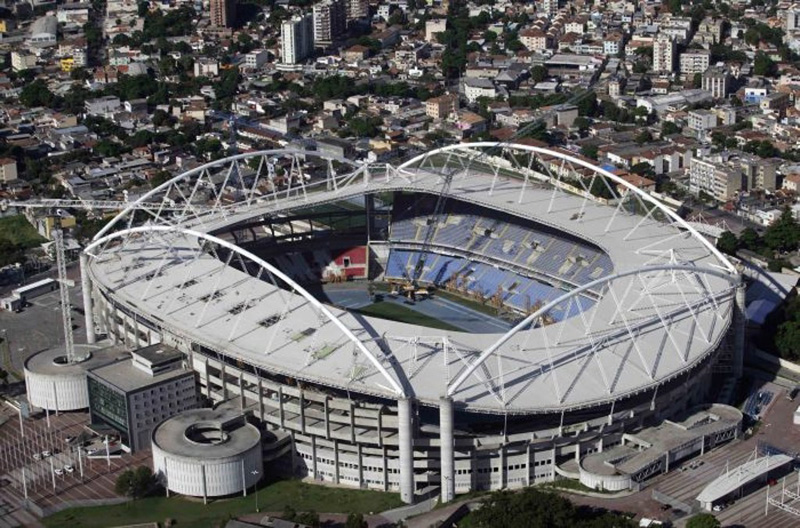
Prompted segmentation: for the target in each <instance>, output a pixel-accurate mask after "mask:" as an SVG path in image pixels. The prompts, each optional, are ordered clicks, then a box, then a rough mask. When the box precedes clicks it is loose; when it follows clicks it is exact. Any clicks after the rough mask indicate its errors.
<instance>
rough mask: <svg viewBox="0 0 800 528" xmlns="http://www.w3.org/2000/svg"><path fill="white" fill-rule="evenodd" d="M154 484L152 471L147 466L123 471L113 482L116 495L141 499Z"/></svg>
mask: <svg viewBox="0 0 800 528" xmlns="http://www.w3.org/2000/svg"><path fill="white" fill-rule="evenodd" d="M155 484H156V479H155V476H153V471H152V470H151V469H150V468H149V467H147V466H139V467H138V468H136V469H128V470H125V471H123V472H122V473H121V474H120V476H119V477H117V482H116V483H115V484H114V491H115V492H116V493H117V495H124V496H126V497H130V498H132V499H141V498H142V497H145V496H147V494H148V493H149V492H150V491H151V490H152V489H153V487H154V486H155Z"/></svg>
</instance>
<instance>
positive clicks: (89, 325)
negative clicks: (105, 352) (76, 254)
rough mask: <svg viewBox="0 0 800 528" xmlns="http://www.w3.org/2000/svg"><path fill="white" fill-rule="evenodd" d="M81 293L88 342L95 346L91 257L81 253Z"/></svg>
mask: <svg viewBox="0 0 800 528" xmlns="http://www.w3.org/2000/svg"><path fill="white" fill-rule="evenodd" d="M80 261H81V293H82V294H83V318H84V326H85V327H86V342H87V343H88V344H90V345H93V344H94V343H95V341H96V336H95V335H94V315H93V314H94V310H93V308H92V281H91V279H90V278H89V255H87V254H86V253H81V257H80Z"/></svg>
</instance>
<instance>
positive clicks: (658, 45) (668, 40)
mask: <svg viewBox="0 0 800 528" xmlns="http://www.w3.org/2000/svg"><path fill="white" fill-rule="evenodd" d="M653 71H654V72H658V73H672V72H673V71H675V38H674V37H672V36H669V35H659V36H658V38H657V39H656V40H655V41H654V42H653Z"/></svg>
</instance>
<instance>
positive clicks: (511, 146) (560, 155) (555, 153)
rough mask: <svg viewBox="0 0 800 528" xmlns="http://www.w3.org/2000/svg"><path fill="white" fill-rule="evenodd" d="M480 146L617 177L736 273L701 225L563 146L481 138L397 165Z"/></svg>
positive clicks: (405, 168)
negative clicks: (700, 229)
mask: <svg viewBox="0 0 800 528" xmlns="http://www.w3.org/2000/svg"><path fill="white" fill-rule="evenodd" d="M476 149H502V150H521V151H526V152H531V153H534V154H539V155H547V156H552V157H555V158H557V159H561V160H564V161H566V162H569V163H572V164H575V165H578V166H580V167H583V168H585V169H589V170H591V171H594V172H595V173H597V174H599V175H601V176H604V177H605V178H608V179H609V180H611V181H613V182H614V183H616V184H617V185H621V186H623V187H625V188H626V189H627V191H628V192H631V193H633V194H634V195H636V196H637V197H638V198H639V199H641V200H643V201H645V202H647V203H649V204H652V205H653V206H654V207H656V208H657V209H658V210H659V211H661V212H662V213H663V214H665V215H666V216H667V217H669V218H670V219H671V220H672V221H673V222H675V223H677V224H678V225H679V226H680V227H681V228H683V229H685V230H686V231H688V232H689V233H691V235H692V236H693V237H694V238H695V239H697V240H698V241H699V242H701V243H702V244H703V245H704V246H705V247H706V248H707V249H708V250H709V251H710V252H711V254H713V255H714V256H715V257H716V258H717V260H719V262H720V264H721V265H722V266H723V267H724V268H725V269H726V270H727V271H728V272H729V273H732V274H735V273H737V271H736V268H735V267H734V266H733V264H731V262H730V261H729V260H728V259H727V257H725V255H723V254H722V252H720V251H719V250H718V249H717V248H716V246H714V244H712V243H711V242H710V241H708V240H707V239H706V238H704V237H703V236H702V235H701V234H700V233H698V231H697V229H695V228H694V227H693V226H692V225H691V224H689V223H688V222H686V221H685V220H684V219H682V218H681V217H680V216H678V215H677V214H675V212H673V211H672V210H671V209H670V208H668V207H666V206H665V205H664V204H662V203H661V202H659V201H658V200H656V199H655V198H653V197H652V196H650V195H649V194H648V193H646V192H644V191H642V190H641V189H639V188H638V187H636V186H635V185H632V184H630V183H629V182H627V181H625V180H624V179H622V178H620V177H619V176H617V175H616V174H614V173H612V172H610V171H607V170H605V169H603V168H602V167H598V166H597V165H594V164H592V163H588V162H586V161H584V160H582V159H580V158H577V157H575V156H572V155H570V154H567V153H565V152H562V151H560V150H554V149H545V148H542V147H536V146H533V145H524V144H521V143H508V144H504V143H495V142H490V141H480V142H475V143H459V144H456V145H448V146H445V147H441V148H438V149H436V150H433V151H431V152H426V153H424V154H420V155H419V156H416V157H414V158H411V159H410V160H408V161H405V162H403V163H402V164H400V165H399V166H398V167H397V171H398V172H406V173H410V172H409V171H408V169H409V168H410V167H412V166H414V165H416V164H418V163H420V162H421V161H424V160H425V159H427V158H430V157H431V156H435V155H439V154H442V153H445V152H451V151H459V150H465V151H474V150H476ZM470 161H473V160H470ZM526 181H527V180H526Z"/></svg>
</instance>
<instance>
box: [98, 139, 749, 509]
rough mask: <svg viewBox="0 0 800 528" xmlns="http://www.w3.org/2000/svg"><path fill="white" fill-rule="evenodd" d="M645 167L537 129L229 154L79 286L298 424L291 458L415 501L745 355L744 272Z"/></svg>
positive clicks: (552, 473) (550, 452)
mask: <svg viewBox="0 0 800 528" xmlns="http://www.w3.org/2000/svg"><path fill="white" fill-rule="evenodd" d="M647 185H649V184H648V182H647V181H644V180H642V179H641V178H638V179H636V178H626V177H624V176H620V175H618V174H615V173H613V172H610V171H609V170H607V169H605V168H602V167H598V166H596V165H594V164H593V163H592V162H591V161H590V160H586V159H583V158H580V157H578V156H575V155H574V154H573V153H571V152H568V151H563V150H558V149H545V148H541V147H538V146H532V145H528V144H503V145H497V144H495V143H468V144H462V145H453V146H448V147H444V148H441V149H436V150H433V151H430V152H426V153H424V154H421V155H419V156H417V157H414V158H412V159H410V160H408V161H406V162H405V163H402V164H399V165H396V166H393V165H390V164H386V163H374V164H373V163H368V162H366V163H356V162H353V161H352V160H347V159H344V158H339V157H336V156H334V155H329V154H327V153H326V152H322V151H298V150H289V149H284V150H273V151H263V152H254V153H247V154H240V155H237V156H232V157H229V158H226V159H223V160H217V161H214V162H211V163H208V164H206V165H203V166H200V167H197V168H195V169H192V170H190V171H188V172H185V173H183V174H181V175H178V176H176V177H175V178H173V179H172V180H170V181H168V182H166V183H164V184H163V185H161V186H160V187H158V188H156V189H153V190H152V191H151V192H149V193H148V194H146V195H144V196H143V197H142V198H141V199H140V203H138V204H131V205H130V206H129V207H128V209H127V210H125V211H123V212H122V213H120V215H119V216H118V217H117V218H115V219H114V220H112V221H111V222H109V224H107V225H106V227H105V228H104V229H103V230H102V231H101V232H100V233H98V235H97V236H96V238H95V239H94V241H93V242H92V244H90V245H89V246H88V247H87V248H86V250H85V255H86V259H85V262H86V264H87V269H86V276H87V278H88V280H87V281H86V282H87V284H88V283H91V289H90V291H89V295H88V301H87V302H85V303H84V304H85V305H87V306H89V307H90V309H89V311H90V312H91V313H92V316H93V318H94V320H95V322H96V323H97V326H99V327H103V328H105V332H106V333H107V334H108V335H109V336H110V337H111V338H112V339H116V340H117V341H122V342H125V343H126V344H127V345H128V346H139V345H141V344H143V343H147V342H148V341H152V340H157V341H160V342H165V343H167V344H170V345H171V346H174V347H176V348H178V349H180V350H182V351H183V352H184V353H185V354H186V355H187V361H188V363H189V364H190V365H191V367H192V368H193V369H194V370H195V371H196V372H197V373H198V379H199V383H200V386H201V390H202V392H203V395H204V396H206V397H208V398H210V399H212V400H214V401H224V400H228V399H230V398H232V397H241V398H243V399H244V402H243V403H244V405H245V406H248V407H250V408H252V409H254V410H255V414H256V415H257V416H258V417H259V418H260V419H261V420H262V421H263V422H264V423H265V424H266V426H267V427H268V428H270V429H274V430H280V431H283V432H288V433H290V434H291V435H292V439H293V442H292V449H293V450H294V452H293V453H292V455H293V456H292V457H291V459H292V462H291V464H292V468H291V470H292V471H293V472H294V473H295V474H298V475H302V476H308V477H312V478H314V479H316V480H323V481H328V482H333V483H335V484H340V485H350V486H354V487H368V488H372V489H378V490H391V491H399V492H400V493H401V497H402V499H403V500H404V501H406V502H412V501H413V500H414V495H415V493H416V492H417V491H418V490H423V489H426V488H429V487H430V486H440V487H441V489H442V494H443V499H444V500H449V499H450V498H452V496H453V494H454V493H456V492H458V493H465V492H469V491H472V490H485V489H503V488H514V487H521V486H527V485H530V484H535V483H539V482H547V481H551V480H553V479H554V478H555V477H556V472H557V467H558V465H559V464H560V463H561V462H563V461H564V460H567V459H572V460H581V459H582V458H583V457H584V456H585V455H586V454H589V453H594V452H597V451H603V450H606V449H608V448H610V447H613V446H615V445H618V444H620V443H621V442H622V441H623V437H624V436H625V435H626V434H627V433H628V432H630V431H635V430H639V429H641V428H642V427H647V426H649V425H651V424H654V423H657V422H658V421H659V420H662V419H664V418H669V417H672V416H675V415H678V414H679V413H681V412H683V411H684V410H685V409H687V408H690V407H692V406H693V405H695V404H696V403H700V402H703V401H704V400H705V398H706V395H707V393H708V390H709V387H711V385H712V384H711V383H710V381H711V380H712V378H714V377H716V378H720V377H725V376H737V375H739V374H740V372H741V357H742V356H741V355H742V350H743V346H742V343H743V333H742V328H743V327H742V325H741V324H739V323H740V322H741V321H742V319H741V308H742V303H743V288H742V287H741V286H740V284H741V282H740V278H739V275H738V273H737V271H736V269H735V268H734V267H733V265H732V264H731V263H730V262H728V260H727V259H726V258H725V257H724V256H723V255H722V254H720V253H719V251H718V250H717V249H716V248H715V247H714V245H713V244H712V243H710V242H709V241H708V240H706V239H704V238H703V237H702V236H700V235H699V233H698V232H697V231H696V230H695V229H694V227H693V226H692V225H690V224H688V223H686V222H685V221H683V220H682V219H681V218H679V217H678V216H677V215H676V214H675V213H674V212H673V211H671V210H670V209H668V208H667V207H665V206H664V205H663V204H662V203H661V202H659V201H657V200H655V199H654V198H652V197H651V195H650V194H649V193H648V192H646V191H645V190H643V189H642V186H647ZM137 208H145V209H148V211H150V212H151V214H150V215H149V216H148V219H147V223H145V224H141V225H139V224H137V222H136V217H135V215H134V212H135V211H136V210H137ZM359 288H361V291H359ZM431 296H432V298H430V297H431ZM87 326H92V325H87ZM720 350H724V351H725V353H719V352H720Z"/></svg>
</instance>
